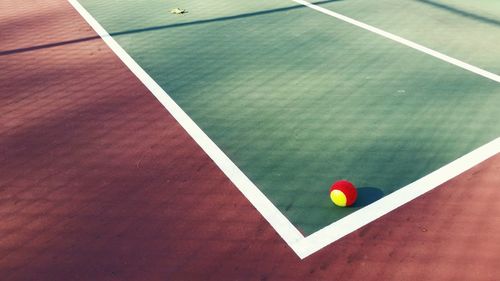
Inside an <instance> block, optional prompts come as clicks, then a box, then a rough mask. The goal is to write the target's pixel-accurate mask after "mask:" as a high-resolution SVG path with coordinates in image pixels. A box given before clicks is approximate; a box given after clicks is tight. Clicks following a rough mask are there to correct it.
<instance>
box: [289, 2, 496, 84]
mask: <svg viewBox="0 0 500 281" xmlns="http://www.w3.org/2000/svg"><path fill="white" fill-rule="evenodd" d="M292 1H294V2H296V3H299V4H301V5H304V6H307V7H309V8H311V9H313V10H316V11H318V12H320V13H323V14H325V15H329V16H331V17H334V18H337V19H339V20H342V21H345V22H347V23H350V24H352V25H355V26H357V27H360V28H363V29H365V30H368V31H371V32H373V33H375V34H378V35H380V36H383V37H385V38H388V39H391V40H393V41H395V42H398V43H400V44H403V45H405V46H408V47H410V48H413V49H415V50H418V51H420V52H422V53H426V54H428V55H431V56H433V57H435V58H438V59H440V60H442V61H445V62H447V63H451V64H453V65H456V66H458V67H460V68H463V69H465V70H468V71H470V72H473V73H476V74H478V75H481V76H483V77H486V78H488V79H491V80H493V81H496V82H498V83H500V76H499V75H497V74H495V73H491V72H489V71H486V70H484V69H481V68H479V67H477V66H474V65H471V64H468V63H466V62H463V61H461V60H458V59H455V58H452V57H450V56H447V55H445V54H442V53H440V52H438V51H435V50H433V49H430V48H427V47H425V46H422V45H420V44H417V43H415V42H413V41H410V40H408V39H405V38H403V37H400V36H397V35H394V34H392V33H389V32H387V31H384V30H382V29H380V28H376V27H374V26H371V25H369V24H366V23H363V22H360V21H358V20H355V19H352V18H350V17H347V16H344V15H342V14H339V13H336V12H333V11H331V10H328V9H326V8H323V7H320V6H318V5H315V4H312V3H309V2H307V1H304V0H292Z"/></svg>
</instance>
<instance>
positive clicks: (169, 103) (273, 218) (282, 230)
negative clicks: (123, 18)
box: [68, 0, 304, 249]
mask: <svg viewBox="0 0 500 281" xmlns="http://www.w3.org/2000/svg"><path fill="white" fill-rule="evenodd" d="M68 2H69V3H70V4H71V5H72V6H73V7H74V8H75V9H76V10H77V11H78V12H79V13H80V15H81V16H82V17H83V18H84V19H85V20H86V21H87V23H88V24H89V25H90V26H91V27H92V28H93V29H94V30H95V32H97V34H99V36H100V37H101V38H102V39H103V40H104V42H105V43H106V44H107V45H108V46H109V48H111V50H112V51H113V52H114V53H115V54H116V55H117V56H118V57H119V58H120V59H121V60H122V61H123V63H125V65H126V66H127V67H128V68H129V69H130V70H131V71H132V72H133V73H134V74H135V75H136V76H137V78H139V80H140V81H141V82H142V83H143V84H144V85H145V86H146V87H147V88H148V89H149V90H150V91H151V93H152V94H153V95H154V96H155V97H156V98H157V99H158V101H160V103H161V104H162V105H163V106H164V107H165V108H166V109H167V110H168V112H170V114H172V116H173V117H174V118H175V119H176V120H177V122H179V124H180V125H181V126H182V127H183V128H184V130H186V132H187V133H188V134H189V135H190V136H191V137H192V138H193V139H194V140H195V141H196V142H197V143H198V145H199V146H200V147H201V148H202V149H203V150H204V151H205V152H206V153H207V154H208V156H210V158H212V160H213V161H214V162H215V164H217V166H219V168H220V169H221V170H222V171H223V172H224V174H226V176H227V177H228V178H229V179H230V180H231V181H232V182H233V183H234V185H236V187H237V188H238V189H239V190H240V191H241V192H242V193H243V195H244V196H245V197H246V198H247V199H248V200H249V201H250V202H251V203H252V204H253V205H254V207H255V208H256V209H257V210H258V211H259V212H260V213H261V214H262V216H263V217H264V218H265V219H266V220H267V221H268V222H269V223H270V224H271V225H272V227H273V228H274V229H275V230H276V231H277V232H278V234H279V235H280V236H281V237H282V238H283V240H285V242H286V243H287V244H288V245H290V247H291V248H292V249H293V248H294V246H293V245H294V244H295V243H296V242H297V241H299V240H301V239H304V236H303V235H302V234H301V233H300V231H298V230H297V228H295V226H293V225H292V223H291V222H290V221H289V220H288V219H287V218H286V217H285V216H284V215H283V214H282V213H281V212H280V211H279V210H278V208H276V207H275V206H274V205H273V203H271V201H269V199H268V198H267V197H266V196H265V195H264V194H263V193H262V192H261V191H260V189H258V188H257V187H256V186H255V184H254V183H253V182H252V181H250V179H248V177H247V176H246V175H245V174H244V173H243V172H242V171H241V170H240V169H239V168H238V167H237V166H236V165H235V164H234V163H233V162H232V161H231V160H230V159H229V158H228V157H227V156H226V154H225V153H224V152H223V151H222V150H221V149H220V148H219V147H218V146H217V145H216V144H215V143H214V142H213V141H212V140H211V139H210V138H209V137H208V136H207V135H206V134H205V133H204V132H203V131H202V130H201V129H200V127H198V125H196V123H194V121H193V120H192V119H191V118H190V117H189V116H188V115H187V114H186V113H185V112H184V111H183V110H182V109H181V108H180V107H179V106H178V105H177V103H175V101H174V100H173V99H172V98H171V97H170V96H169V95H168V94H167V93H166V92H165V91H164V90H163V89H162V88H161V87H160V85H158V84H157V83H156V82H155V81H154V80H153V78H151V76H149V74H147V73H146V71H144V69H142V67H140V66H139V64H137V62H135V60H134V59H133V58H132V57H130V55H129V54H128V53H127V52H125V50H124V49H123V48H122V47H121V46H120V45H119V44H118V43H117V42H116V41H115V40H114V39H113V37H111V35H109V33H108V32H107V31H106V30H105V29H104V28H103V27H102V26H101V25H100V24H99V23H98V22H97V20H95V19H94V18H93V17H92V16H91V15H90V14H89V12H87V10H86V9H85V8H84V7H83V6H82V5H81V4H80V3H79V2H78V1H77V0H68Z"/></svg>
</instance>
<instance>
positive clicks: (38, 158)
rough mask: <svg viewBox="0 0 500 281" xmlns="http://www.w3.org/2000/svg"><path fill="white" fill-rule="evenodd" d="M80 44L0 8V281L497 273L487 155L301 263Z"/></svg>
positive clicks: (50, 13) (86, 43)
mask: <svg viewBox="0 0 500 281" xmlns="http://www.w3.org/2000/svg"><path fill="white" fill-rule="evenodd" d="M94 36H95V34H94V33H93V31H92V30H91V29H90V27H89V26H87V24H86V23H85V22H84V21H83V19H81V18H80V16H79V15H78V13H77V12H75V11H74V10H73V8H72V7H71V6H70V5H69V4H68V3H67V2H65V1H62V0H48V1H43V2H40V1H34V0H27V1H22V2H19V1H13V0H7V1H2V2H0V38H1V40H0V66H1V67H0V113H1V114H0V276H1V278H0V279H1V280H8V281H10V280H98V281H100V280H346V279H351V280H496V279H497V278H498V276H500V268H499V267H498V264H500V255H499V254H498V253H500V244H499V243H498V241H500V204H499V203H498V198H500V197H499V196H500V189H499V187H500V156H499V155H497V156H495V157H493V158H491V159H490V160H487V161H485V162H484V163H482V164H480V165H478V166H477V167H475V168H473V169H471V170H470V171H468V172H466V173H464V174H463V175H461V176H459V177H457V178H455V179H453V180H451V181H449V182H447V183H445V184H444V185H443V186H441V187H439V188H437V189H435V190H434V191H432V192H430V193H428V194H426V195H424V196H422V197H420V198H418V199H416V200H414V201H412V202H410V203H409V204H407V205H405V206H403V207H401V208H399V209H397V210H395V211H393V212H391V213H390V214H388V215H386V216H384V217H383V218H381V219H379V220H377V221H375V222H374V223H372V224H369V225H367V226H365V227H363V228H362V229H360V230H358V231H356V232H354V233H352V234H350V235H348V236H346V237H344V238H343V239H341V240H340V241H338V242H336V243H334V244H332V245H330V246H328V247H326V248H325V249H323V250H321V251H320V252H318V253H316V254H314V255H312V256H310V257H308V258H306V259H305V260H300V259H299V258H297V257H296V256H295V254H294V253H293V252H292V251H291V250H290V249H289V248H288V246H287V245H286V244H285V243H284V242H283V241H282V240H281V239H280V238H279V237H278V236H277V235H276V233H275V232H274V230H273V229H272V228H271V227H270V226H269V224H268V223H267V222H266V221H265V220H264V219H263V218H262V217H261V216H260V215H259V214H258V213H257V212H256V210H255V209H254V208H253V207H252V206H251V205H250V204H249V203H248V202H247V201H246V199H245V198H244V197H243V196H242V195H241V194H240V193H239V191H238V190H237V189H236V188H235V187H234V186H233V185H232V183H231V182H229V181H228V179H227V178H225V176H224V175H223V174H222V173H221V172H220V171H219V170H218V168H217V167H216V166H215V165H214V164H213V163H212V162H211V160H210V159H209V158H208V157H207V156H206V155H205V154H204V153H203V151H202V150H201V149H200V148H199V147H198V146H197V145H196V144H195V143H194V142H193V141H192V140H191V139H190V137H189V136H188V135H187V134H186V133H185V132H184V130H183V129H182V128H181V127H180V126H179V125H178V124H177V123H176V122H175V120H174V119H173V118H172V117H171V116H170V115H169V113H168V112H166V111H165V110H164V109H163V107H162V106H161V105H160V104H159V103H158V102H157V101H156V100H155V99H154V97H153V96H152V95H151V94H150V93H149V92H148V91H147V90H146V89H145V87H144V86H142V85H141V83H140V82H139V81H138V80H137V79H136V78H135V77H134V76H133V74H131V73H130V71H129V70H127V69H126V67H125V66H124V65H123V64H122V63H121V62H120V61H119V60H118V59H117V58H116V57H115V56H114V54H113V53H112V52H111V51H110V50H109V49H108V48H107V47H106V46H105V44H104V43H103V42H102V41H101V40H99V39H88V40H83V41H78V40H77V39H79V38H88V37H94ZM75 40H76V42H74V41H75ZM68 41H69V42H70V43H64V44H59V43H58V42H68ZM44 45H48V46H46V47H40V48H32V47H33V46H44Z"/></svg>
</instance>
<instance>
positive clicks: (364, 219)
mask: <svg viewBox="0 0 500 281" xmlns="http://www.w3.org/2000/svg"><path fill="white" fill-rule="evenodd" d="M497 153H500V138H497V139H495V140H493V141H491V142H489V143H487V144H485V145H483V146H481V147H480V148H478V149H476V150H474V151H472V152H470V153H468V154H466V155H464V156H462V157H460V158H458V159H457V160H455V161H453V162H451V163H449V164H447V165H445V166H443V167H441V168H440V169H438V170H436V171H434V172H432V173H430V174H428V175H427V176H424V177H422V178H420V179H419V180H417V181H415V182H413V183H410V184H409V185H406V186H405V187H403V188H401V189H398V190H396V191H395V192H393V193H391V194H389V195H387V196H385V197H383V198H382V199H380V200H378V201H375V202H374V203H372V204H370V205H368V206H366V207H364V208H362V209H359V210H358V211H356V212H354V213H352V214H350V215H348V216H345V217H344V218H342V219H340V220H338V221H336V222H334V223H332V224H330V225H328V226H326V227H324V228H322V229H320V230H318V231H316V232H315V233H313V234H311V235H309V236H308V237H307V238H305V239H303V240H301V241H300V242H299V244H298V245H297V248H298V249H299V251H300V252H299V253H297V254H298V255H299V256H301V257H306V256H308V255H310V254H313V253H315V252H316V251H318V250H320V249H321V248H323V247H325V246H327V245H328V244H330V243H332V242H333V241H336V240H338V239H340V238H342V237H343V236H345V235H347V234H349V233H351V232H353V231H355V230H356V229H358V228H360V227H362V226H364V225H366V224H368V223H369V222H372V221H374V220H376V219H378V218H379V217H381V216H383V215H385V214H387V213H389V212H390V211H392V210H394V209H396V208H398V207H400V206H402V205H404V204H406V203H408V202H409V201H411V200H413V199H415V198H417V197H419V196H421V195H422V194H424V193H426V192H428V191H430V190H432V189H434V188H436V187H438V186H439V185H441V184H443V183H445V182H446V181H448V180H450V179H452V178H454V177H456V176H458V175H460V174H462V173H463V172H465V171H467V170H469V169H470V168H472V167H474V166H476V165H477V164H479V163H481V162H483V161H484V160H486V159H488V158H490V157H492V156H494V155H495V154H497Z"/></svg>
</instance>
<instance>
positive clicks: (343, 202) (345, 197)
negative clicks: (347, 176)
mask: <svg viewBox="0 0 500 281" xmlns="http://www.w3.org/2000/svg"><path fill="white" fill-rule="evenodd" d="M357 197H358V192H357V191H356V187H355V186H354V184H352V183H350V182H349V181H346V180H339V181H337V182H335V183H334V184H333V185H332V187H331V188H330V198H331V199H332V201H333V203H334V204H335V205H337V206H339V207H348V206H351V205H352V204H354V202H356V198H357Z"/></svg>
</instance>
